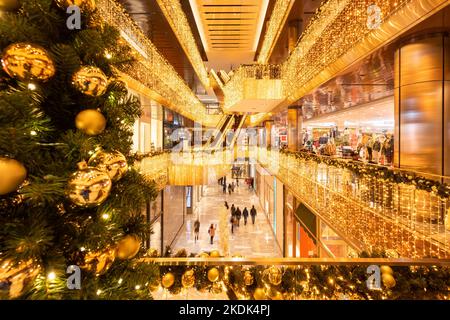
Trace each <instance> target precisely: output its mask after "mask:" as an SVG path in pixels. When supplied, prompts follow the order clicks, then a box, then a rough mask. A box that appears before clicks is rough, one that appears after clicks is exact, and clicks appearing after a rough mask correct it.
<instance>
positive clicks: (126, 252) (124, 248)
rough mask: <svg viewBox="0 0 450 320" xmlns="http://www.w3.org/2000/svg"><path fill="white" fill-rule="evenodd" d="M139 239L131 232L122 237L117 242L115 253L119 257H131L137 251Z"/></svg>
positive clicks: (139, 245) (139, 246)
mask: <svg viewBox="0 0 450 320" xmlns="http://www.w3.org/2000/svg"><path fill="white" fill-rule="evenodd" d="M140 248H141V241H140V240H139V238H138V237H137V236H135V235H133V234H128V235H126V236H125V237H123V239H122V240H120V241H119V243H118V244H117V249H116V255H117V257H118V258H119V259H131V258H133V257H134V256H135V255H137V253H138V252H139V249H140Z"/></svg>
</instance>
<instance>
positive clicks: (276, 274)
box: [267, 266, 283, 286]
mask: <svg viewBox="0 0 450 320" xmlns="http://www.w3.org/2000/svg"><path fill="white" fill-rule="evenodd" d="M267 271H268V274H269V281H270V283H271V284H273V285H274V286H277V285H279V284H280V283H281V279H282V277H283V273H282V272H281V270H280V268H278V267H275V266H271V267H270V268H269V269H268V270H267Z"/></svg>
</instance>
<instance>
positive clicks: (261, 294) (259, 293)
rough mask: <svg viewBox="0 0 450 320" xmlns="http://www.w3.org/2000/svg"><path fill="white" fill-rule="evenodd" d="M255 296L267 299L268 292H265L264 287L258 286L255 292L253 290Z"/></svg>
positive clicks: (257, 298) (256, 298) (259, 298)
mask: <svg viewBox="0 0 450 320" xmlns="http://www.w3.org/2000/svg"><path fill="white" fill-rule="evenodd" d="M253 298H255V300H265V299H266V293H265V292H264V289H263V288H256V289H255V292H253Z"/></svg>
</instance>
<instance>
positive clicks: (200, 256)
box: [198, 252, 209, 258]
mask: <svg viewBox="0 0 450 320" xmlns="http://www.w3.org/2000/svg"><path fill="white" fill-rule="evenodd" d="M198 257H199V258H209V254H208V253H206V252H202V253H200V254H199V255H198Z"/></svg>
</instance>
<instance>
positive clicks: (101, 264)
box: [83, 248, 116, 275]
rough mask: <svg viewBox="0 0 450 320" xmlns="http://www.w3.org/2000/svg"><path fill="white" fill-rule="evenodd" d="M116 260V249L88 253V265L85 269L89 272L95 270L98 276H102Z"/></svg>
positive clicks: (85, 260) (86, 260)
mask: <svg viewBox="0 0 450 320" xmlns="http://www.w3.org/2000/svg"><path fill="white" fill-rule="evenodd" d="M115 258H116V250H115V249H114V248H107V249H105V250H104V251H100V252H88V253H87V254H86V256H85V257H84V262H85V263H86V264H85V265H84V266H83V268H84V269H87V270H89V271H92V270H95V274H96V275H102V274H104V273H105V272H106V271H108V269H109V268H110V267H111V265H112V264H113V262H114V260H115Z"/></svg>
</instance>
